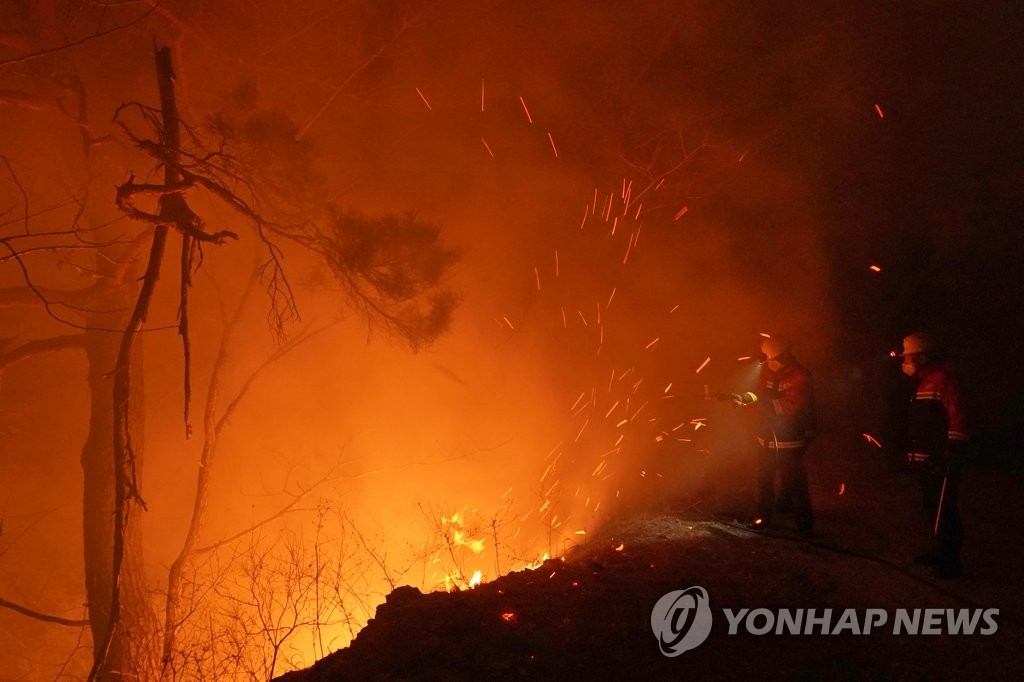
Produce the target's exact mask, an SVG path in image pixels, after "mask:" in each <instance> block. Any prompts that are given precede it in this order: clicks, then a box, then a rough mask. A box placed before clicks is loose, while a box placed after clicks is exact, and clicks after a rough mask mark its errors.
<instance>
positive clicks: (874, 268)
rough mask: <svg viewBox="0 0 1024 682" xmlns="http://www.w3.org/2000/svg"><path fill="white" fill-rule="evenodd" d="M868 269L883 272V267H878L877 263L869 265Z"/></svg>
mask: <svg viewBox="0 0 1024 682" xmlns="http://www.w3.org/2000/svg"><path fill="white" fill-rule="evenodd" d="M868 270H874V271H875V272H881V271H882V268H880V267H878V266H877V265H869V266H868Z"/></svg>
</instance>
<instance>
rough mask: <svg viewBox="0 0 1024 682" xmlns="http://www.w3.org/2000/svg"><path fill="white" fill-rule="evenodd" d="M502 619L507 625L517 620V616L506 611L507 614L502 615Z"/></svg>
mask: <svg viewBox="0 0 1024 682" xmlns="http://www.w3.org/2000/svg"><path fill="white" fill-rule="evenodd" d="M501 619H502V620H503V621H505V622H506V623H511V622H512V621H514V620H515V619H516V614H514V613H513V612H511V611H506V612H505V613H503V614H501Z"/></svg>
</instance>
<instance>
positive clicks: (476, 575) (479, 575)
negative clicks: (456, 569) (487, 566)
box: [469, 570, 484, 587]
mask: <svg viewBox="0 0 1024 682" xmlns="http://www.w3.org/2000/svg"><path fill="white" fill-rule="evenodd" d="M483 580H484V574H483V572H482V571H479V570H477V571H474V572H473V577H472V578H470V579H469V586H470V587H476V586H477V585H479V584H480V583H482V582H483Z"/></svg>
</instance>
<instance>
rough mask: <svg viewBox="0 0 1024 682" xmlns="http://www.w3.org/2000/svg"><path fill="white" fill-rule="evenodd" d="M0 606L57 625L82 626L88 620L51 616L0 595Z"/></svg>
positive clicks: (86, 623) (87, 623) (85, 624)
mask: <svg viewBox="0 0 1024 682" xmlns="http://www.w3.org/2000/svg"><path fill="white" fill-rule="evenodd" d="M0 608H5V609H10V610H11V611H16V612H17V613H20V614H21V615H23V616H28V617H29V618H35V619H36V620H41V621H44V622H47V623H56V624H57V625H67V626H69V627H75V628H82V627H86V626H87V625H89V621H88V620H71V619H69V618H61V617H60V616H51V615H49V614H46V613H41V612H39V611H36V610H35V609H30V608H28V607H27V606H22V605H21V604H16V603H14V602H12V601H7V600H6V599H4V598H3V597H0Z"/></svg>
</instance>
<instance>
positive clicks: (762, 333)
mask: <svg viewBox="0 0 1024 682" xmlns="http://www.w3.org/2000/svg"><path fill="white" fill-rule="evenodd" d="M761 336H763V337H764V338H766V339H770V338H772V335H771V334H768V333H767V332H761Z"/></svg>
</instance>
